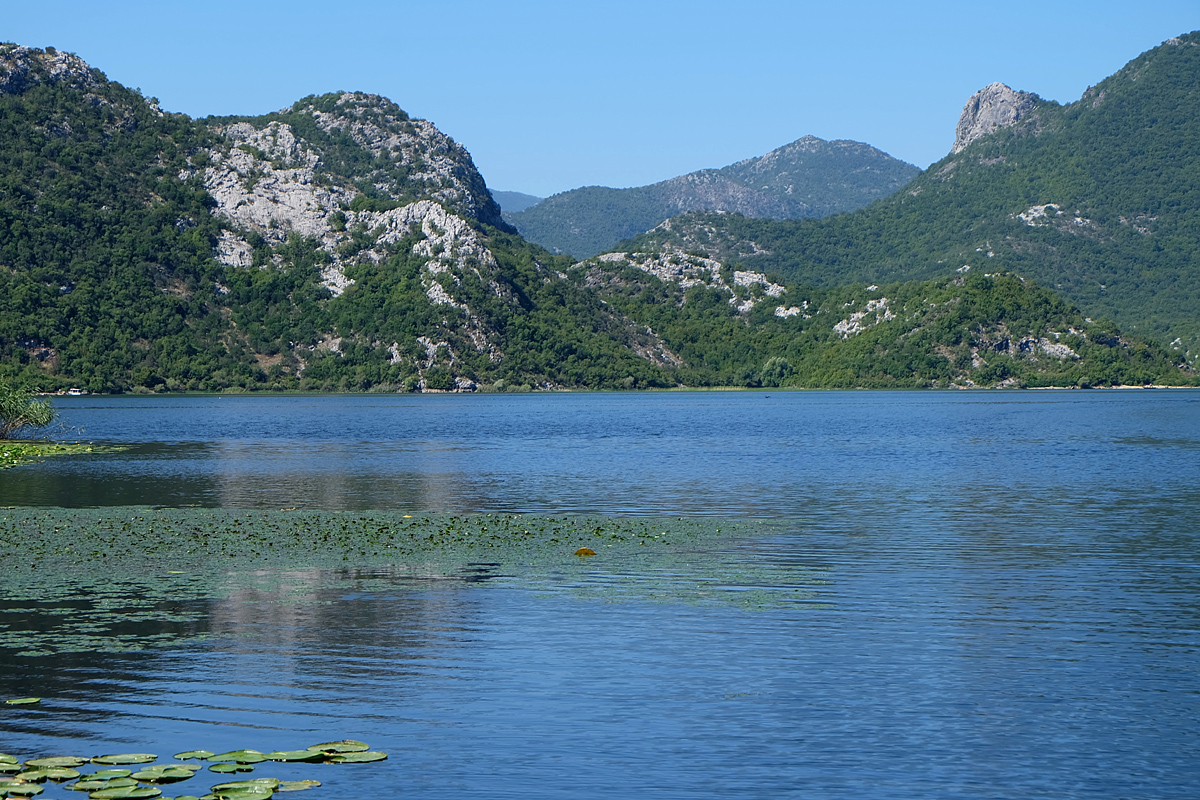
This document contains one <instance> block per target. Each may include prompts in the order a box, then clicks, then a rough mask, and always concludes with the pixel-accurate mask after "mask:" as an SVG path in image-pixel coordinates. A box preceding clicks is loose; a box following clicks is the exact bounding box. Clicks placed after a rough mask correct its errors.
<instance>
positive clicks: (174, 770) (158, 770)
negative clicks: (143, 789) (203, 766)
mask: <svg viewBox="0 0 1200 800" xmlns="http://www.w3.org/2000/svg"><path fill="white" fill-rule="evenodd" d="M193 775H195V773H194V772H193V771H192V770H190V769H183V768H181V767H151V768H150V769H143V770H139V771H137V772H135V773H133V775H131V776H130V777H131V778H133V779H134V780H139V781H145V782H147V783H176V782H178V781H186V780H187V779H188V778H190V777H192V776H193Z"/></svg>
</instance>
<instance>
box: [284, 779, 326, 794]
mask: <svg viewBox="0 0 1200 800" xmlns="http://www.w3.org/2000/svg"><path fill="white" fill-rule="evenodd" d="M320 785H321V782H320V781H280V782H279V788H278V789H276V790H275V791H277V792H302V791H304V790H305V789H311V788H313V787H314V786H320Z"/></svg>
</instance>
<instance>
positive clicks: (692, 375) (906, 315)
mask: <svg viewBox="0 0 1200 800" xmlns="http://www.w3.org/2000/svg"><path fill="white" fill-rule="evenodd" d="M606 270H608V271H610V273H611V274H612V276H613V278H615V279H614V280H610V281H608V282H607V288H606V290H605V297H606V299H607V300H608V302H610V303H611V304H612V305H613V306H615V307H618V308H620V309H621V310H622V311H624V312H625V313H627V314H628V315H629V316H630V317H631V318H633V319H635V320H637V321H638V322H639V323H643V324H650V325H652V326H653V328H654V330H655V331H656V332H657V333H658V334H659V335H660V336H661V337H662V338H663V339H664V340H665V341H666V343H667V344H668V345H669V346H670V347H671V349H672V350H673V351H674V352H675V353H676V354H678V355H679V356H680V357H681V358H682V359H683V360H684V361H685V362H686V364H687V366H686V367H683V368H680V369H679V371H678V375H679V379H680V381H681V382H682V383H684V384H687V385H691V386H705V385H712V386H747V387H758V386H796V387H807V388H853V387H867V388H918V387H929V386H942V387H946V386H952V385H957V386H995V385H1004V386H1018V387H1023V386H1057V387H1091V386H1117V385H1145V384H1169V385H1195V384H1196V377H1195V374H1194V373H1192V372H1191V371H1187V370H1184V371H1181V370H1180V369H1179V364H1180V358H1179V357H1178V356H1177V355H1175V354H1173V353H1171V352H1170V351H1168V350H1166V349H1164V348H1162V347H1158V346H1155V345H1147V344H1145V343H1143V342H1136V341H1131V340H1129V339H1127V338H1125V337H1122V336H1121V334H1120V332H1119V331H1118V330H1117V329H1116V328H1115V327H1114V326H1112V325H1109V324H1095V323H1092V322H1090V321H1088V320H1086V319H1085V318H1084V317H1083V315H1082V314H1081V313H1080V312H1079V310H1078V309H1076V308H1073V307H1071V306H1069V305H1068V304H1066V303H1064V302H1063V301H1062V300H1061V299H1060V298H1058V297H1057V296H1056V295H1055V294H1054V293H1053V292H1051V291H1048V290H1046V289H1044V288H1042V287H1039V286H1036V285H1034V284H1033V283H1032V282H1030V281H1026V280H1023V279H1021V278H1020V277H1018V276H1016V275H1012V274H990V275H981V274H978V273H969V274H968V275H966V276H959V277H956V278H955V279H953V280H948V279H946V280H941V281H911V282H907V283H900V284H893V285H890V286H883V287H862V286H842V287H835V288H819V287H808V288H805V287H795V286H793V287H791V288H790V289H789V290H788V292H787V294H786V295H785V296H784V297H783V298H782V299H781V301H780V302H783V303H785V304H801V303H802V304H804V306H805V307H806V308H807V311H806V313H805V314H796V315H794V316H789V317H778V316H776V315H775V309H776V308H778V307H779V306H778V305H777V304H776V302H775V301H773V300H772V301H770V302H763V303H760V304H758V305H757V306H756V307H755V309H754V310H753V311H752V312H751V313H750V315H749V318H748V319H747V318H744V317H743V316H742V315H739V314H738V313H737V312H736V310H735V309H734V308H733V306H732V305H731V304H730V303H729V302H728V300H729V295H728V294H727V293H724V292H721V291H718V290H715V289H711V288H706V287H703V286H695V287H692V288H690V289H688V290H686V291H685V290H683V289H681V288H680V287H679V285H678V284H675V283H665V282H663V281H660V280H658V279H657V278H655V277H653V276H651V275H648V274H646V273H645V272H642V271H640V270H637V269H636V268H633V267H625V268H624V269H621V268H620V267H618V266H613V267H606ZM578 277H580V278H582V277H583V275H582V274H579V275H578ZM592 277H593V280H595V275H594V274H593V276H592ZM881 299H882V300H886V311H879V312H878V313H865V314H864V319H863V323H864V329H863V330H861V331H860V332H857V333H847V332H845V331H841V332H839V330H838V324H839V323H842V324H843V326H844V325H845V321H847V320H849V319H851V318H852V315H854V314H855V313H856V312H859V313H861V312H864V311H866V310H867V309H868V308H869V307H870V306H869V305H868V304H869V303H871V302H872V301H874V302H875V303H879V301H880V300H881ZM1043 345H1048V346H1049V347H1048V348H1047V347H1043ZM1060 346H1061V347H1065V348H1069V351H1066V350H1062V351H1060V350H1058V347H1060ZM1056 351H1057V352H1059V353H1060V354H1062V353H1068V352H1069V354H1067V355H1061V356H1056V355H1054V354H1053V353H1055V352H1056Z"/></svg>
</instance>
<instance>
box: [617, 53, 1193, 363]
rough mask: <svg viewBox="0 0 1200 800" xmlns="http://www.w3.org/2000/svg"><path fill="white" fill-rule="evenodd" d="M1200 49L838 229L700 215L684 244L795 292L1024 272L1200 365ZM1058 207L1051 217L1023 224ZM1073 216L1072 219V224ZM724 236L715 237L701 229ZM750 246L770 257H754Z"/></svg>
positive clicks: (679, 234) (650, 239)
mask: <svg viewBox="0 0 1200 800" xmlns="http://www.w3.org/2000/svg"><path fill="white" fill-rule="evenodd" d="M1197 45H1200V35H1197V34H1189V35H1187V36H1183V37H1180V39H1178V40H1176V43H1174V44H1171V43H1168V44H1166V45H1163V46H1161V47H1159V48H1156V49H1154V50H1152V51H1150V52H1148V53H1145V54H1143V55H1142V56H1139V57H1138V58H1137V59H1134V60H1133V61H1132V62H1130V63H1129V64H1128V65H1127V66H1126V67H1125V68H1124V69H1122V70H1121V71H1120V72H1118V73H1117V74H1115V75H1113V76H1112V77H1110V78H1108V79H1106V80H1105V81H1103V82H1101V83H1100V84H1099V85H1097V86H1095V87H1093V88H1091V89H1089V90H1088V91H1087V92H1086V93H1085V94H1084V96H1083V98H1082V99H1081V100H1079V101H1078V102H1076V103H1072V104H1070V105H1067V106H1058V105H1055V104H1053V103H1042V104H1040V105H1039V107H1038V108H1037V110H1036V111H1035V112H1034V113H1033V114H1032V115H1030V117H1029V118H1028V119H1027V120H1026V122H1025V123H1023V124H1021V125H1019V126H1018V127H1016V128H1011V129H1004V130H1000V131H997V132H996V133H994V134H993V135H990V136H987V137H984V138H982V139H979V140H977V141H976V142H974V143H973V144H972V145H971V146H969V147H968V148H967V149H966V150H964V151H963V152H961V153H958V154H956V155H950V156H947V157H946V158H945V159H943V160H942V161H940V162H938V163H937V164H934V165H932V166H931V167H930V168H929V169H928V170H927V171H926V172H925V173H924V174H923V175H921V176H920V177H919V178H917V179H916V180H914V181H913V182H912V183H911V184H910V185H909V186H907V187H905V190H904V191H901V192H899V193H897V194H895V195H893V196H892V197H890V198H888V199H885V200H882V201H879V202H877V203H875V204H873V205H872V206H870V207H868V208H866V209H863V210H861V211H858V212H855V213H852V214H842V215H838V216H834V217H830V218H828V219H824V220H804V221H799V222H771V221H766V220H751V219H745V218H742V217H738V216H734V215H711V214H705V215H698V216H697V217H696V218H695V219H694V220H692V221H691V222H692V223H694V224H689V223H687V222H683V221H681V222H679V224H675V225H673V230H672V232H670V233H656V234H654V235H652V236H646V237H643V238H641V239H638V240H636V241H635V242H634V243H633V244H632V245H628V246H623V247H622V248H621V249H630V248H633V249H646V248H653V247H657V246H659V245H660V244H661V243H662V242H663V241H666V240H673V241H675V242H676V243H677V244H680V245H682V246H685V247H686V248H687V249H691V248H695V247H700V248H703V249H706V250H709V251H710V252H713V253H716V254H719V256H724V257H729V258H732V259H733V260H735V261H739V262H742V263H745V264H746V265H747V267H749V268H753V269H759V270H767V271H774V272H777V273H780V274H782V275H784V276H786V277H787V278H789V279H790V280H796V281H800V282H803V283H813V284H818V285H823V286H835V285H839V284H844V283H847V282H849V281H863V282H870V281H874V282H884V281H887V282H892V281H902V280H914V279H927V278H931V277H934V276H937V275H944V274H946V273H947V272H948V271H949V270H950V269H954V268H957V267H959V266H961V265H963V264H970V265H972V266H974V267H976V268H986V269H988V270H996V269H1007V270H1014V271H1017V272H1019V273H1021V274H1023V275H1026V276H1029V277H1032V278H1034V279H1036V280H1038V281H1039V282H1041V283H1043V284H1045V285H1047V286H1051V287H1054V288H1055V289H1057V290H1058V291H1060V292H1062V293H1063V295H1064V296H1066V297H1067V298H1068V299H1069V300H1070V301H1072V302H1074V303H1077V304H1078V305H1080V306H1081V307H1082V308H1083V309H1084V310H1085V311H1086V312H1087V313H1088V314H1090V315H1091V316H1094V317H1101V316H1105V317H1110V318H1112V319H1114V320H1116V321H1117V322H1118V323H1120V324H1121V325H1122V327H1124V328H1125V329H1127V330H1128V331H1130V332H1131V333H1135V334H1138V335H1143V336H1154V337H1156V338H1159V339H1160V340H1162V341H1164V342H1169V341H1172V340H1174V339H1175V338H1177V337H1178V338H1180V339H1181V340H1182V341H1181V345H1182V346H1183V348H1184V349H1188V350H1190V351H1191V353H1192V354H1193V356H1194V355H1196V354H1197V353H1200V314H1198V310H1200V268H1198V267H1197V263H1196V259H1197V255H1198V242H1200V186H1198V185H1197V183H1196V181H1195V176H1196V175H1197V174H1200V128H1198V127H1197V125H1196V120H1197V119H1200V46H1197ZM1048 203H1053V204H1056V205H1057V209H1052V210H1051V216H1050V217H1031V218H1032V220H1033V222H1034V224H1032V225H1031V224H1028V223H1027V221H1026V220H1025V219H1022V218H1021V217H1020V216H1019V215H1020V214H1026V215H1027V216H1031V215H1029V214H1028V213H1027V212H1028V210H1029V209H1031V208H1033V207H1034V206H1042V205H1045V204H1048ZM1059 212H1061V213H1059ZM704 227H708V228H714V229H715V234H713V235H712V236H711V237H710V236H709V235H708V234H707V233H705V232H701V231H700V230H699V229H700V228H704ZM748 242H755V243H757V245H758V247H759V248H760V249H761V250H765V251H769V252H766V253H762V254H759V255H754V256H745V257H741V256H739V255H738V254H739V253H749V252H753V250H752V249H751V248H749V247H748V246H747V243H748Z"/></svg>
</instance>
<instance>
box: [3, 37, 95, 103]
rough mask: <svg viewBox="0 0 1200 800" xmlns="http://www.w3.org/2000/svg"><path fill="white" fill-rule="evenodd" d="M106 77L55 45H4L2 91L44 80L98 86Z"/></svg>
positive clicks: (21, 88) (12, 91) (14, 90)
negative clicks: (48, 46)
mask: <svg viewBox="0 0 1200 800" xmlns="http://www.w3.org/2000/svg"><path fill="white" fill-rule="evenodd" d="M103 80H104V76H103V75H102V74H101V73H99V72H98V71H97V70H94V69H92V68H91V67H90V66H88V64H87V62H86V61H84V60H83V59H82V58H80V57H79V56H77V55H74V54H73V53H64V52H62V51H59V50H55V49H54V48H53V47H50V48H47V49H45V50H41V49H39V48H36V47H25V46H24V45H19V44H12V43H5V44H0V94H20V93H21V92H23V91H25V90H26V89H28V88H30V87H31V86H36V85H38V84H40V83H52V84H55V83H65V84H67V85H68V86H71V87H74V88H76V89H84V90H90V89H95V88H98V87H99V86H100V84H101V82H102V81H103Z"/></svg>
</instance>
